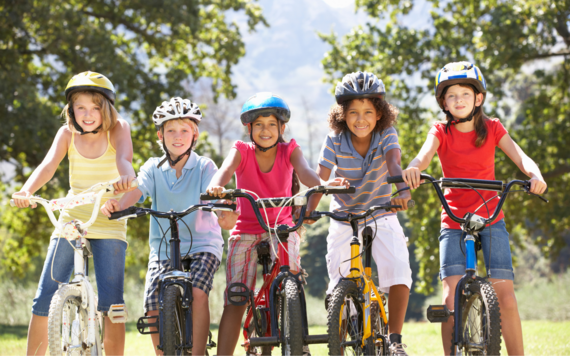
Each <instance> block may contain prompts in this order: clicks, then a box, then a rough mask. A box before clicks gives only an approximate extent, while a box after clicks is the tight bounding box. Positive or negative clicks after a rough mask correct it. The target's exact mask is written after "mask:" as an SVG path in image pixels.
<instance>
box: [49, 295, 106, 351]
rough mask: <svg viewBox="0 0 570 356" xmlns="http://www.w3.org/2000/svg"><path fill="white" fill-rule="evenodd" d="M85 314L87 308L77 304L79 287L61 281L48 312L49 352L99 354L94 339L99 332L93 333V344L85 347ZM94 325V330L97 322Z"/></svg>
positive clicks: (86, 336)
mask: <svg viewBox="0 0 570 356" xmlns="http://www.w3.org/2000/svg"><path fill="white" fill-rule="evenodd" d="M90 307H94V306H90ZM88 314H89V313H88V310H87V309H84V308H82V307H81V290H80V289H79V288H77V287H74V286H70V285H65V286H63V287H61V288H60V289H59V290H58V291H57V292H56V293H55V294H54V296H53V298H52V300H51V304H50V307H49V315H48V347H49V352H50V355H92V354H93V355H97V354H101V349H100V343H97V339H98V338H99V335H95V339H96V340H95V341H96V343H95V345H91V347H86V346H87V345H88V344H89V342H88V332H89V328H88V320H89V315H88ZM95 327H96V329H97V330H95V332H97V331H98V325H97V323H95ZM98 347H99V348H98Z"/></svg>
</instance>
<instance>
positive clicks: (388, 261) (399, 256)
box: [326, 215, 412, 294]
mask: <svg viewBox="0 0 570 356" xmlns="http://www.w3.org/2000/svg"><path fill="white" fill-rule="evenodd" d="M367 226H370V227H371V228H372V231H373V233H374V230H375V229H376V227H378V231H377V233H376V238H375V239H374V240H373V241H372V258H374V261H375V262H376V266H377V267H378V277H379V281H378V284H377V285H376V287H377V288H378V289H379V290H381V291H382V292H384V293H388V292H389V291H390V287H391V286H394V285H399V284H405V285H406V286H408V288H411V287H412V269H411V268H410V255H409V253H408V247H407V245H406V241H407V238H406V236H405V235H404V230H403V229H402V226H400V222H399V221H398V218H397V216H396V215H391V216H386V217H380V218H377V219H376V224H374V221H372V222H371V223H370V224H368V225H367ZM362 230H364V225H362V226H361V227H360V228H359V230H358V238H359V240H360V244H361V249H362ZM373 236H374V234H373ZM350 240H352V228H351V227H350V225H344V224H341V223H340V222H338V221H335V220H332V219H331V224H330V227H329V235H328V236H327V251H328V253H327V256H326V257H327V269H328V272H329V278H330V282H329V288H328V289H327V294H331V293H332V292H333V289H334V287H336V285H337V284H338V282H339V281H340V278H341V277H343V276H347V275H348V274H349V272H350ZM339 267H340V268H339ZM339 270H340V273H339Z"/></svg>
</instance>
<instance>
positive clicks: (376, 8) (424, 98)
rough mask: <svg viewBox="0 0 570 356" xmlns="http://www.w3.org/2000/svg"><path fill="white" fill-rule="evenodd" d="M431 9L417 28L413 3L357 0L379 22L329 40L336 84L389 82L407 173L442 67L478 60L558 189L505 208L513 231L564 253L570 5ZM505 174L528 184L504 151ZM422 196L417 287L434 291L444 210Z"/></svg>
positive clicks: (518, 0) (501, 174)
mask: <svg viewBox="0 0 570 356" xmlns="http://www.w3.org/2000/svg"><path fill="white" fill-rule="evenodd" d="M422 4H423V6H424V7H425V8H428V9H429V7H431V10H430V12H429V14H427V13H425V14H422V15H424V16H426V17H428V18H429V19H430V24H431V27H430V28H428V29H422V30H417V29H415V28H414V26H412V25H411V24H410V22H409V21H407V20H409V17H407V16H406V15H407V14H408V13H410V11H411V10H412V9H413V7H414V6H416V3H414V2H413V1H412V0H408V1H404V2H402V1H397V0H388V1H385V0H357V1H356V6H357V9H359V8H360V9H362V10H364V11H366V12H367V13H368V14H369V15H370V17H372V18H379V20H378V21H370V22H367V23H366V24H364V25H359V26H356V27H355V28H354V29H353V30H352V31H351V32H350V33H348V34H347V35H345V36H344V37H342V38H338V36H337V35H336V34H335V33H330V34H319V36H320V37H321V39H322V40H323V41H324V42H326V43H327V44H328V45H330V46H331V49H330V50H329V51H328V52H327V53H325V57H324V59H323V60H322V64H323V67H324V70H325V73H326V80H327V81H328V82H329V83H331V84H335V83H336V82H337V81H338V80H339V78H341V77H342V76H343V75H344V74H346V73H350V72H353V71H356V70H366V71H371V72H374V73H376V74H377V75H379V76H380V77H381V78H382V80H383V81H384V83H385V84H386V87H387V92H388V94H387V99H388V101H390V102H392V103H393V104H395V105H396V106H397V107H398V108H399V109H400V115H399V122H398V125H397V126H396V128H397V130H398V132H399V135H400V143H401V145H402V147H403V151H402V162H403V165H404V166H405V165H406V164H407V163H408V162H410V161H411V160H412V159H413V158H414V157H415V155H416V154H417V153H418V152H419V149H420V148H421V146H422V144H423V142H424V140H425V137H426V133H427V131H428V129H429V127H430V125H431V123H432V122H433V121H435V120H436V119H437V113H436V112H435V111H434V108H436V107H437V106H436V105H435V100H434V98H433V82H434V79H433V78H434V76H435V74H436V73H437V70H438V69H439V68H441V67H443V66H444V65H445V64H446V63H448V62H453V61H460V60H470V61H474V62H475V63H476V64H477V65H478V66H479V67H480V68H481V69H482V71H483V73H484V75H485V78H486V79H487V85H488V91H489V94H488V95H487V100H486V103H485V109H486V110H487V111H488V112H489V113H490V114H491V116H498V117H501V118H502V119H503V120H504V121H503V122H505V123H506V126H507V127H508V129H509V133H510V135H511V136H512V137H513V139H514V140H515V141H516V142H518V144H519V145H520V146H521V148H522V149H523V150H524V151H525V152H526V153H527V154H528V155H529V156H530V157H531V158H533V159H534V160H535V161H536V162H537V163H538V164H539V165H540V167H541V170H542V172H543V174H544V177H545V179H546V181H547V183H548V184H549V189H550V191H549V193H548V197H549V199H550V201H551V202H550V204H548V205H546V204H543V203H541V202H540V201H538V200H537V199H531V198H530V197H529V196H526V195H523V194H518V195H515V193H513V194H512V197H510V199H509V200H508V201H507V204H506V205H505V207H504V209H505V212H506V215H507V219H506V221H507V224H508V229H509V230H510V229H513V228H514V227H515V226H519V227H521V228H524V229H525V230H526V231H527V233H528V234H533V236H538V237H537V238H536V240H535V243H537V244H539V245H540V246H541V247H542V249H543V252H544V253H545V254H547V255H548V254H552V255H553V256H554V255H556V253H557V252H558V251H559V250H560V249H561V247H563V246H564V241H563V239H562V232H563V231H565V230H567V229H568V227H569V226H570V221H569V220H568V216H569V215H570V214H569V213H570V211H569V210H568V209H569V208H568V206H567V204H565V203H564V202H566V201H568V189H567V186H568V184H567V183H568V180H569V179H570V174H569V172H570V155H569V154H568V152H569V151H570V141H569V140H568V137H567V136H568V135H567V133H568V132H569V129H570V120H569V118H570V94H569V89H570V30H569V28H568V24H569V20H570V2H569V1H568V0H554V1H550V0H531V1H523V0H507V1H497V0H487V1H481V2H473V1H467V0H451V1H445V2H440V1H438V0H427V1H425V2H422ZM420 16H421V15H420ZM380 20H382V21H380ZM384 24H385V25H384ZM505 120H506V121H505ZM436 161H437V160H434V161H433V162H432V163H431V165H430V167H429V168H428V169H427V170H426V172H427V173H429V174H431V175H433V176H436V177H437V176H441V170H440V167H439V164H438V163H437V162H436ZM496 175H497V178H498V179H502V180H509V179H513V178H523V177H522V174H521V173H520V170H519V169H518V168H517V167H516V166H515V165H514V164H513V163H512V162H511V161H510V160H509V159H506V157H505V155H504V154H503V153H502V152H501V153H498V154H497V165H496ZM414 199H415V200H416V201H417V202H418V204H417V205H416V207H415V208H414V209H413V210H411V211H410V212H409V214H408V215H409V217H410V221H409V225H408V227H409V228H411V229H412V231H413V232H412V235H411V237H412V240H411V242H413V243H415V245H416V247H417V249H416V256H417V258H418V260H419V262H420V281H419V283H417V287H416V288H417V290H419V291H422V292H424V293H428V292H430V291H432V289H433V288H432V283H431V282H432V280H433V278H434V277H435V276H436V274H437V271H438V269H439V265H438V261H439V259H438V254H439V250H438V241H437V236H438V235H439V227H440V219H439V211H440V203H439V201H438V199H437V197H436V196H435V194H434V193H433V192H432V191H431V190H430V189H428V188H427V187H424V188H422V189H419V190H417V191H416V192H414Z"/></svg>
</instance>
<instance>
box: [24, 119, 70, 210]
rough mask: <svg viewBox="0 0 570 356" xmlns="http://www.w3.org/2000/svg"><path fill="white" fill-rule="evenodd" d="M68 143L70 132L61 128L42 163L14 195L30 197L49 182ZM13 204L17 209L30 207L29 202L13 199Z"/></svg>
mask: <svg viewBox="0 0 570 356" xmlns="http://www.w3.org/2000/svg"><path fill="white" fill-rule="evenodd" d="M70 142H71V132H70V131H69V129H68V128H67V127H65V126H64V127H61V128H60V129H59V130H58V131H57V135H56V136H55V139H54V140H53V143H52V145H51V148H50V149H49V151H48V153H47V155H46V157H45V158H44V160H43V161H42V163H41V164H40V165H39V166H38V168H36V169H35V170H34V172H33V173H32V175H31V176H30V178H28V180H27V181H26V183H25V184H24V186H23V187H22V189H21V190H20V191H19V192H18V193H15V194H14V195H15V196H18V195H19V196H22V197H25V198H28V197H31V196H32V195H33V194H34V193H35V192H36V191H38V189H40V188H41V187H43V186H44V185H45V184H46V183H47V182H49V181H50V179H52V177H53V175H54V174H55V171H56V170H57V167H59V164H60V163H61V161H62V160H63V158H64V157H65V155H66V154H67V150H68V149H69V144H70ZM14 203H15V204H16V206H17V207H18V208H26V207H28V206H29V205H30V203H29V201H27V200H22V199H16V198H15V199H14ZM35 207H36V204H33V205H32V208H35Z"/></svg>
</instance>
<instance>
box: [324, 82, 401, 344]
mask: <svg viewBox="0 0 570 356" xmlns="http://www.w3.org/2000/svg"><path fill="white" fill-rule="evenodd" d="M384 94H385V88H384V84H383V83H382V81H381V80H379V79H378V78H377V77H376V76H375V75H374V74H372V73H367V72H364V73H363V72H356V73H351V74H348V75H346V76H344V78H342V81H341V82H340V83H338V84H337V86H336V90H335V97H336V101H337V104H338V105H335V106H334V107H333V108H332V109H331V111H330V113H329V118H328V122H329V128H330V129H331V131H332V133H331V134H329V135H328V136H327V138H326V140H325V142H324V144H323V148H322V150H321V155H320V158H319V167H318V168H317V173H318V175H319V176H320V178H321V179H323V180H325V181H326V180H328V179H329V178H330V175H331V172H332V170H333V168H334V167H336V171H335V175H336V177H337V178H344V179H345V180H347V181H348V182H349V183H350V185H351V186H354V187H356V193H354V194H351V195H348V194H339V195H333V196H332V201H331V207H330V209H331V211H346V212H351V213H356V214H357V213H361V212H363V211H365V210H366V209H368V208H370V207H372V206H374V205H382V204H387V203H390V202H391V203H392V204H394V205H401V206H402V209H397V210H406V209H407V202H408V201H409V200H410V198H411V195H410V192H409V191H404V192H402V193H400V196H399V197H396V198H394V199H392V200H390V195H391V193H392V187H391V185H390V184H387V182H386V179H387V177H388V176H395V175H401V174H402V169H401V167H400V145H399V144H398V134H397V132H396V130H395V129H394V127H392V126H393V125H394V123H395V122H396V117H397V115H398V110H397V109H396V108H395V107H394V106H392V105H390V104H388V103H387V102H386V101H385V100H384ZM399 185H400V186H398V188H403V187H405V186H406V185H405V184H403V183H400V184H399ZM397 210H396V209H394V210H392V211H389V212H385V211H384V210H377V211H376V212H375V213H374V214H373V216H370V217H369V218H368V219H367V222H366V223H367V226H370V227H372V229H377V233H376V238H375V239H374V240H373V242H372V256H373V257H374V261H375V262H376V265H377V266H378V276H379V279H380V280H379V284H378V287H379V288H378V289H380V290H381V291H382V292H385V293H389V298H388V315H389V317H390V319H389V320H388V327H389V330H390V354H392V355H406V352H405V350H404V347H406V345H404V344H402V336H401V332H402V327H403V325H404V317H405V315H406V309H407V307H408V298H409V294H410V287H411V285H412V271H411V269H410V262H409V255H408V248H407V246H406V240H407V238H406V237H405V235H404V231H403V230H402V227H401V226H400V223H399V222H398V218H397V217H396V211H397ZM374 220H375V221H376V223H374ZM363 229H364V222H361V226H360V230H359V237H360V238H361V239H362V230H363ZM351 239H352V228H351V227H350V224H348V223H344V222H337V221H335V220H332V219H331V222H330V228H329V234H328V237H327V251H328V253H327V256H326V258H327V269H328V273H329V278H330V282H329V287H328V290H327V299H328V296H330V294H331V293H332V291H333V289H334V288H335V287H336V285H337V284H338V282H339V280H340V278H341V277H342V276H346V275H348V274H349V270H350V248H348V247H349V246H350V240H351Z"/></svg>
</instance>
